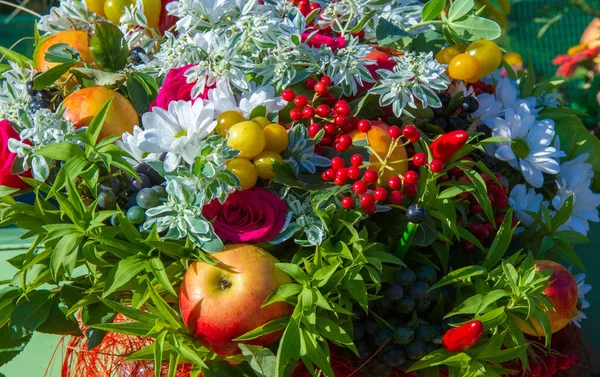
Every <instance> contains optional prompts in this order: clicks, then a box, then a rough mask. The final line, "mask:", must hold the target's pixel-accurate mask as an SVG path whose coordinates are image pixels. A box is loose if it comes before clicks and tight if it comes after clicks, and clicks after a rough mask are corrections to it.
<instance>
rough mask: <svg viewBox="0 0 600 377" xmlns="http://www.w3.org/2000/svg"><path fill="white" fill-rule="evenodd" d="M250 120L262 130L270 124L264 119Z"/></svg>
mask: <svg viewBox="0 0 600 377" xmlns="http://www.w3.org/2000/svg"><path fill="white" fill-rule="evenodd" d="M250 120H251V121H253V122H254V123H256V124H258V125H259V126H261V127H262V128H265V126H268V125H269V124H271V122H270V121H269V120H268V119H267V118H265V117H256V118H252V119H250Z"/></svg>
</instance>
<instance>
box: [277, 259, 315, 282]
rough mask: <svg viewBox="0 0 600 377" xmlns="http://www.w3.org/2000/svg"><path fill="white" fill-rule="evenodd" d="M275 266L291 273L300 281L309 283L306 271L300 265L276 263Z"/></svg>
mask: <svg viewBox="0 0 600 377" xmlns="http://www.w3.org/2000/svg"><path fill="white" fill-rule="evenodd" d="M275 266H277V268H279V269H280V270H281V271H283V272H285V273H286V274H288V275H290V276H291V277H293V278H294V280H296V281H297V282H299V283H307V282H308V276H306V272H304V271H303V270H302V269H301V268H300V266H298V265H296V264H293V263H276V264H275Z"/></svg>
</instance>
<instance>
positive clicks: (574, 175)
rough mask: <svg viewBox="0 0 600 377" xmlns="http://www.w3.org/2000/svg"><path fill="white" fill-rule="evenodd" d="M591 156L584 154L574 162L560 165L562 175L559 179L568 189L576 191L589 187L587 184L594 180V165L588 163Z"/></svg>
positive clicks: (560, 174) (559, 174)
mask: <svg viewBox="0 0 600 377" xmlns="http://www.w3.org/2000/svg"><path fill="white" fill-rule="evenodd" d="M557 139H558V138H557ZM589 156H590V155H589V154H588V153H584V154H582V155H580V156H577V157H576V158H575V159H573V160H570V161H566V162H563V163H562V164H560V173H558V176H557V178H558V179H559V180H560V181H561V182H562V184H563V186H564V187H565V188H566V189H568V190H574V189H575V188H577V187H579V186H581V185H588V186H589V183H586V182H589V181H591V180H592V178H594V171H593V170H592V164H590V163H587V162H586V161H587V159H588V157H589Z"/></svg>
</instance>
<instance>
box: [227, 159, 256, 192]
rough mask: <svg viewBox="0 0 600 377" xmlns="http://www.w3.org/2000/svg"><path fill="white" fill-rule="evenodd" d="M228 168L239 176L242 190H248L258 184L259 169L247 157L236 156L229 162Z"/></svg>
mask: <svg viewBox="0 0 600 377" xmlns="http://www.w3.org/2000/svg"><path fill="white" fill-rule="evenodd" d="M227 169H228V170H230V171H231V172H232V173H233V174H235V175H236V177H238V179H239V180H240V185H241V187H242V190H248V189H251V188H252V187H254V185H256V180H257V179H258V170H256V166H254V164H252V163H251V162H250V161H248V160H246V159H245V158H239V157H236V158H234V159H233V160H231V161H229V162H228V163H227Z"/></svg>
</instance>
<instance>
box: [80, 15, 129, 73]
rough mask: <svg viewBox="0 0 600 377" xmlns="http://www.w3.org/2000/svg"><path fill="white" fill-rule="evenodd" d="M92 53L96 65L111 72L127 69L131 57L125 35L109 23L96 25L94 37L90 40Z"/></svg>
mask: <svg viewBox="0 0 600 377" xmlns="http://www.w3.org/2000/svg"><path fill="white" fill-rule="evenodd" d="M90 51H91V53H92V56H93V57H94V60H95V61H96V63H98V65H99V66H100V67H102V68H104V69H107V70H109V71H111V72H117V71H119V70H121V69H122V68H123V67H125V65H126V64H127V57H128V56H129V49H128V48H127V42H126V41H125V38H124V37H123V33H121V31H120V30H119V28H118V27H117V26H116V25H114V24H112V23H109V22H100V23H98V24H96V28H95V33H94V36H93V37H92V38H91V40H90Z"/></svg>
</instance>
